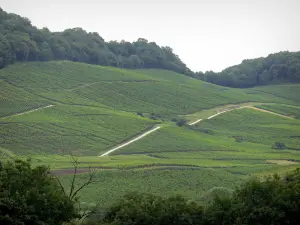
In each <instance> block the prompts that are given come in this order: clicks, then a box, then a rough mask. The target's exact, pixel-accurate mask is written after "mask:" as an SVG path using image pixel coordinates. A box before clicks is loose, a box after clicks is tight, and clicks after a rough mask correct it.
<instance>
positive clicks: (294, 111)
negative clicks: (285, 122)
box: [256, 104, 300, 119]
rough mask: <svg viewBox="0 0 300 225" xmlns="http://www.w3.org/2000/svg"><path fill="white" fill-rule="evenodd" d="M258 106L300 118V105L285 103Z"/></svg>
mask: <svg viewBox="0 0 300 225" xmlns="http://www.w3.org/2000/svg"><path fill="white" fill-rule="evenodd" d="M256 107H257V108H261V109H265V110H269V111H272V112H275V113H278V114H282V115H285V116H291V117H295V118H297V119H300V107H297V106H291V105H284V104H268V105H265V104H263V105H259V106H256Z"/></svg>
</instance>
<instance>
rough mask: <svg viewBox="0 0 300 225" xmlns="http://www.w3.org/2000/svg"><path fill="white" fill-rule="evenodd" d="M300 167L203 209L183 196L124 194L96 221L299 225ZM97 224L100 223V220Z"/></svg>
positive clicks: (253, 182) (251, 184)
mask: <svg viewBox="0 0 300 225" xmlns="http://www.w3.org/2000/svg"><path fill="white" fill-rule="evenodd" d="M299 212H300V170H299V169H297V170H295V171H293V172H292V173H290V174H288V175H287V176H285V177H283V178H281V177H279V176H278V175H274V176H272V177H269V178H267V179H266V180H263V181H260V180H258V179H254V180H251V181H249V182H246V183H245V184H244V185H243V186H242V187H241V188H239V189H237V190H236V191H235V192H234V193H233V194H232V195H231V196H230V195H222V196H220V195H217V196H215V198H214V200H213V201H212V203H211V204H209V205H208V206H207V207H205V208H202V207H201V206H200V205H198V204H197V203H195V202H191V201H188V200H186V199H184V198H182V197H178V196H175V197H170V198H161V197H157V196H153V195H149V194H130V195H126V196H125V197H123V198H122V199H121V200H119V201H118V202H117V203H116V204H114V205H113V206H111V207H110V208H109V209H108V210H106V211H105V212H104V215H103V213H102V214H98V215H94V216H93V217H94V218H93V220H95V219H96V220H97V217H98V221H104V222H106V223H108V224H114V225H121V224H122V225H125V224H126V225H137V224H139V225H141V224H147V225H151V224H153V225H159V224H173V225H176V224H178V225H183V224H190V225H192V224H195V225H196V224H197V225H200V224H205V225H218V224H223V225H227V224H228V225H229V224H230V225H232V224H245V225H246V224H266V225H267V224H268V225H269V224H290V225H294V224H299V221H300V214H299ZM95 224H98V223H97V222H96V223H95Z"/></svg>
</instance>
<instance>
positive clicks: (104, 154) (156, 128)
mask: <svg viewBox="0 0 300 225" xmlns="http://www.w3.org/2000/svg"><path fill="white" fill-rule="evenodd" d="M160 128H161V127H159V126H158V127H155V128H152V129H151V130H148V131H147V132H145V133H143V134H141V135H139V136H138V137H136V138H134V139H132V140H130V141H128V142H126V143H124V144H122V145H119V146H118V147H115V148H113V149H111V150H109V151H107V152H105V153H103V154H102V155H100V156H99V157H102V156H106V155H109V154H110V153H112V152H114V151H116V150H118V149H120V148H123V147H125V146H127V145H130V144H131V143H133V142H135V141H138V140H140V139H141V138H143V137H145V136H147V135H149V134H151V133H152V132H155V131H157V130H158V129H160Z"/></svg>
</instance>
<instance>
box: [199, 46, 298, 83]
mask: <svg viewBox="0 0 300 225" xmlns="http://www.w3.org/2000/svg"><path fill="white" fill-rule="evenodd" d="M193 76H194V77H195V78H198V79H201V80H203V81H207V82H210V83H214V84H217V85H222V86H228V87H238V88H248V87H254V86H258V85H267V84H271V83H273V84H276V83H288V82H289V83H295V82H300V52H288V51H284V52H279V53H275V54H270V55H268V56H267V57H265V58H264V57H261V58H257V59H247V60H243V61H242V63H241V64H239V65H236V66H231V67H228V68H226V69H225V70H223V71H221V72H220V73H215V72H213V71H207V72H205V73H203V72H196V73H194V75H193Z"/></svg>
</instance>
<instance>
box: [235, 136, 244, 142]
mask: <svg viewBox="0 0 300 225" xmlns="http://www.w3.org/2000/svg"><path fill="white" fill-rule="evenodd" d="M233 138H234V139H235V141H236V142H243V141H244V138H243V137H242V136H234V137H233Z"/></svg>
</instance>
